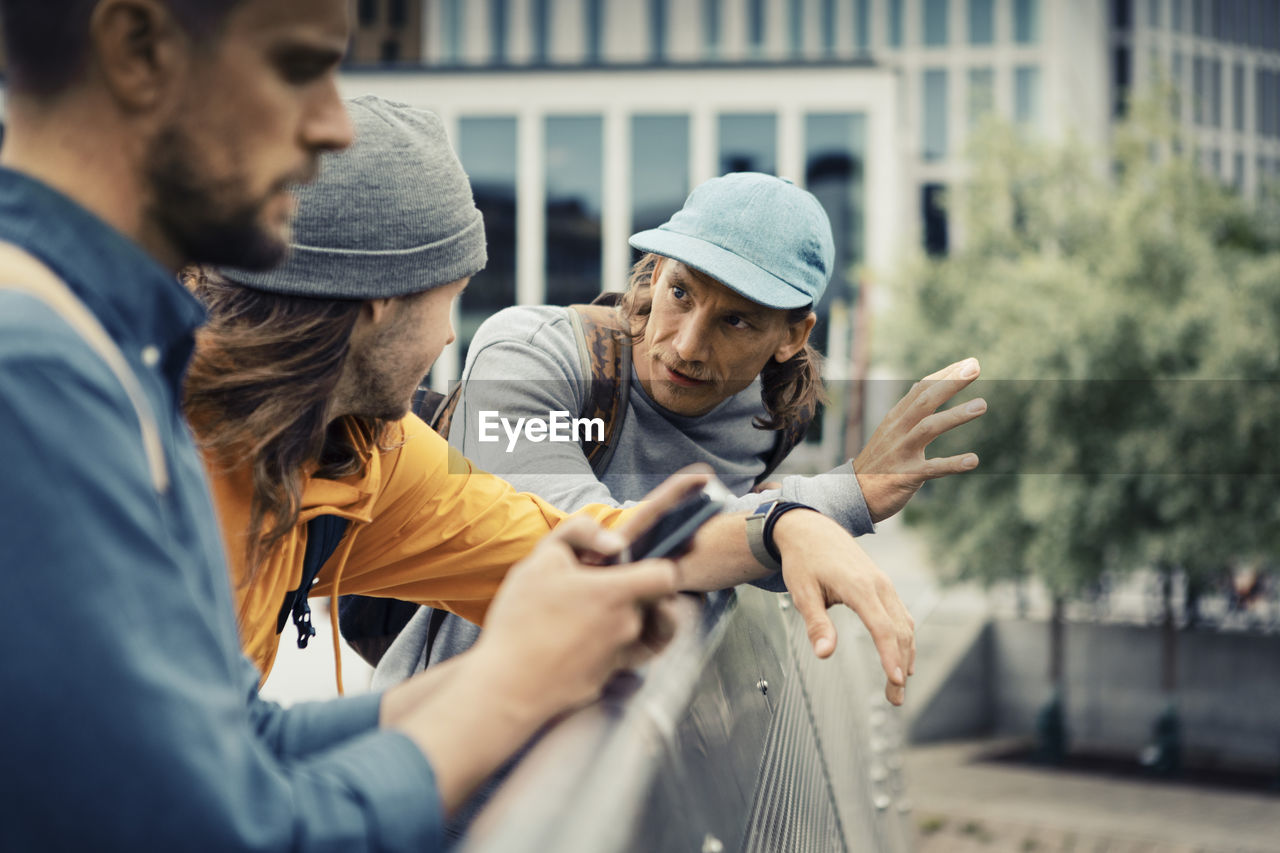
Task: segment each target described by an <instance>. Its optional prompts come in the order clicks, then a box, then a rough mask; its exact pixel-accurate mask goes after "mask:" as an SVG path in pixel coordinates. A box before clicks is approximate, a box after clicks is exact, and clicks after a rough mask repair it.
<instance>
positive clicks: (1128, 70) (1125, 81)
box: [1111, 45, 1133, 116]
mask: <svg viewBox="0 0 1280 853" xmlns="http://www.w3.org/2000/svg"><path fill="white" fill-rule="evenodd" d="M1111 74H1112V87H1111V91H1112V95H1113V96H1114V98H1115V101H1114V103H1113V104H1112V105H1111V111H1112V113H1113V114H1115V115H1117V116H1123V115H1125V114H1126V112H1127V111H1128V109H1129V89H1130V88H1131V84H1132V81H1133V58H1132V55H1131V51H1130V50H1129V48H1128V47H1125V46H1124V45H1117V46H1116V49H1115V50H1114V51H1113V52H1112V57H1111Z"/></svg>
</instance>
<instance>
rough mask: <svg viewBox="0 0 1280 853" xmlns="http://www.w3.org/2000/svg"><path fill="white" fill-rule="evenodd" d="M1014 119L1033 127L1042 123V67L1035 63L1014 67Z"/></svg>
mask: <svg viewBox="0 0 1280 853" xmlns="http://www.w3.org/2000/svg"><path fill="white" fill-rule="evenodd" d="M1013 119H1014V121H1016V122H1018V124H1025V125H1028V126H1031V127H1034V126H1036V125H1038V124H1039V123H1040V69H1039V68H1038V67H1037V66H1035V65H1022V66H1019V67H1017V68H1014V69H1013Z"/></svg>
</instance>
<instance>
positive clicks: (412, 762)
mask: <svg viewBox="0 0 1280 853" xmlns="http://www.w3.org/2000/svg"><path fill="white" fill-rule="evenodd" d="M325 759H326V763H328V766H330V767H333V768H334V769H335V770H336V771H337V772H338V773H341V774H343V775H345V776H346V777H347V778H348V779H349V780H350V781H351V786H352V789H353V790H356V791H359V792H360V793H361V800H362V802H363V805H364V808H365V809H366V810H367V814H368V817H369V820H370V823H371V825H372V828H373V831H374V833H375V834H376V841H375V843H374V844H372V845H370V846H371V849H375V850H385V851H406V853H422V851H424V850H439V849H441V848H442V846H443V842H444V807H443V805H442V804H441V802H440V792H439V788H438V787H437V786H436V776H435V771H433V770H432V769H431V764H430V763H429V762H428V761H427V758H426V756H425V755H423V754H422V750H420V749H418V747H417V745H416V744H414V742H413V741H411V740H410V739H409V738H408V737H407V736H405V735H404V734H402V733H400V732H397V731H388V730H385V729H384V730H379V731H376V732H368V733H367V734H364V735H362V736H360V737H358V738H355V739H353V740H351V741H348V742H347V743H345V744H343V745H341V746H338V747H335V748H334V749H332V750H330V751H329V752H328V753H327V754H326V755H325Z"/></svg>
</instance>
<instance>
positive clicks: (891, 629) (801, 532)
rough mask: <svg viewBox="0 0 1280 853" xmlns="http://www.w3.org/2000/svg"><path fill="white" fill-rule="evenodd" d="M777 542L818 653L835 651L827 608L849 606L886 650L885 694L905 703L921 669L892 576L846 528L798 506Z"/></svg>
mask: <svg viewBox="0 0 1280 853" xmlns="http://www.w3.org/2000/svg"><path fill="white" fill-rule="evenodd" d="M774 542H775V543H776V544H777V546H778V551H779V553H780V554H781V555H782V575H783V578H784V579H785V580H786V582H787V589H788V590H789V591H790V592H791V598H792V600H793V601H794V602H795V606H796V610H798V611H799V612H800V615H801V616H802V617H804V622H805V626H806V627H807V629H808V632H809V641H810V642H811V643H812V644H813V652H814V654H816V655H817V656H818V657H820V658H826V657H830V656H831V654H832V653H833V652H834V651H835V649H836V629H835V625H833V624H832V622H831V617H830V616H828V615H827V608H828V607H831V606H832V605H835V604H844V605H845V606H847V607H849V608H850V609H851V610H853V611H854V612H855V613H857V614H858V617H859V618H861V619H862V624H863V625H865V626H866V628H867V631H868V632H869V633H870V634H871V639H872V640H873V641H874V642H875V644H876V649H877V650H878V651H879V653H880V664H881V666H883V667H884V672H885V675H886V676H887V677H888V681H887V682H886V684H885V690H884V695H885V698H886V699H888V700H889V701H890V702H892V703H893V704H894V705H901V704H902V703H903V700H904V699H905V697H906V687H907V678H908V677H909V676H910V675H912V674H913V673H914V672H915V660H916V640H915V621H914V620H913V619H912V618H911V614H910V613H908V612H907V608H906V607H905V606H904V605H903V603H902V599H900V598H899V597H898V593H897V590H895V589H894V587H893V583H892V582H891V581H890V580H889V578H888V576H887V575H885V573H884V572H882V571H881V570H880V569H879V568H878V567H877V566H876V564H875V563H874V562H873V561H872V560H871V557H869V556H868V555H867V553H866V552H865V551H863V550H862V547H861V546H860V545H859V544H858V543H857V541H856V540H854V538H853V537H852V536H850V535H849V533H848V532H847V531H845V530H844V528H842V527H841V526H840V525H839V524H837V523H836V522H834V521H832V520H831V519H829V518H827V517H826V516H824V515H821V514H820V513H817V512H813V511H810V510H796V511H794V512H789V513H787V514H786V515H784V516H782V517H781V518H780V519H778V523H777V527H776V528H775V530H774Z"/></svg>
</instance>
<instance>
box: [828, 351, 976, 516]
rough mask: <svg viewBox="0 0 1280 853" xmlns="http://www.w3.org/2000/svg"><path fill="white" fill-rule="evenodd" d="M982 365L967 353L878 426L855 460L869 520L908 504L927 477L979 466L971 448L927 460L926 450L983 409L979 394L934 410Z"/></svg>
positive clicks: (922, 385) (912, 393) (913, 388)
mask: <svg viewBox="0 0 1280 853" xmlns="http://www.w3.org/2000/svg"><path fill="white" fill-rule="evenodd" d="M981 370H982V368H981V367H980V366H979V364H978V360H977V359H976V358H966V359H965V360H964V361H958V362H956V363H955V364H952V365H949V366H947V367H944V368H943V369H942V370H939V371H938V372H937V373H931V374H929V375H928V376H926V377H925V378H924V379H922V380H920V381H919V382H917V383H916V384H915V385H912V386H911V390H910V391H908V392H907V393H906V395H905V396H904V397H903V398H902V399H901V400H899V401H898V402H897V404H896V405H895V406H894V407H893V408H892V409H890V410H889V414H887V415H885V417H884V420H882V421H881V422H880V424H879V425H878V426H877V427H876V429H875V432H873V433H872V434H871V439H870V440H869V441H868V442H867V446H866V447H864V448H863V449H862V452H861V453H859V454H858V456H857V458H855V459H854V460H853V470H854V473H856V474H857V475H858V486H859V487H860V488H861V489H862V496H863V498H864V499H865V500H866V502H867V509H868V510H869V511H870V513H871V520H872V521H883V520H884V519H886V518H888V517H889V516H891V515H893V514H894V513H896V512H898V510H900V509H902V508H903V507H904V506H906V505H907V501H909V500H911V497H912V496H913V495H914V494H915V493H916V492H917V491H918V490H919V489H920V487H921V486H922V485H924V483H925V481H926V480H934V479H937V478H938V477H945V476H947V475H948V474H959V473H962V472H964V471H972V470H973V469H974V468H977V467H978V457H977V454H974V453H963V454H960V455H958V456H946V457H938V458H935V459H928V458H926V457H925V455H924V451H925V448H926V447H928V446H929V443H930V442H932V441H933V440H934V439H935V438H937V437H938V436H940V435H942V434H943V433H946V432H949V431H950V430H953V429H955V428H956V427H958V426H960V425H961V424H966V423H968V422H969V421H971V420H974V419H975V418H978V417H980V416H981V415H982V414H983V413H984V412H986V410H987V401H986V400H983V399H982V398H981V397H979V398H977V399H975V400H970V401H969V402H967V403H965V404H964V405H963V406H956V407H954V408H951V409H947V410H945V411H941V412H939V411H938V408H939V407H940V406H942V405H943V404H944V403H946V402H947V401H948V400H950V399H951V398H952V397H954V396H955V395H956V394H958V393H959V392H960V391H961V389H963V388H965V387H967V386H968V385H969V383H971V382H973V380H975V379H977V378H978V374H979V373H980V372H981Z"/></svg>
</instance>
